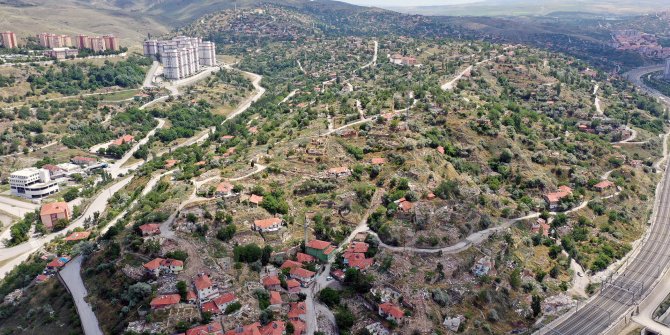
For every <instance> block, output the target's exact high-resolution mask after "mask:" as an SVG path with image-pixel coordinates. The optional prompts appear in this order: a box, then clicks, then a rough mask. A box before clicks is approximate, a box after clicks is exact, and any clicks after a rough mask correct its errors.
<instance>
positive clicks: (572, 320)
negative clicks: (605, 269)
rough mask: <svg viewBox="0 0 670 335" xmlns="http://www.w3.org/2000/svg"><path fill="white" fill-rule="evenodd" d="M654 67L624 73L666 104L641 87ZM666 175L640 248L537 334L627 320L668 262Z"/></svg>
mask: <svg viewBox="0 0 670 335" xmlns="http://www.w3.org/2000/svg"><path fill="white" fill-rule="evenodd" d="M656 68H657V67H647V68H643V69H636V70H633V71H631V72H630V73H628V74H627V76H628V78H629V79H630V80H631V81H632V82H634V83H635V84H636V85H637V86H639V87H640V88H641V89H642V90H644V91H646V92H647V93H649V94H651V95H653V96H655V97H657V98H659V100H661V101H664V102H666V104H668V100H666V99H667V97H664V96H662V95H661V94H660V93H659V92H656V91H654V90H651V89H649V88H647V87H644V84H643V83H642V81H641V80H640V76H642V75H644V74H646V73H649V72H653V71H655V70H656ZM668 105H670V104H668ZM665 155H667V152H664V156H665ZM667 175H668V167H666V169H665V173H664V174H663V178H662V180H661V182H660V184H659V187H658V188H657V190H656V202H655V204H654V213H653V214H652V217H651V221H652V224H651V227H650V228H649V231H648V234H647V235H646V236H645V237H644V239H643V241H642V243H641V244H640V248H639V249H636V250H634V251H633V254H631V256H630V258H629V260H628V261H627V262H626V264H625V265H624V267H623V268H622V269H620V270H619V272H618V273H616V274H615V275H614V276H613V277H611V278H610V279H608V280H605V282H603V284H602V288H601V291H600V292H599V293H598V294H596V295H595V296H594V297H592V298H591V299H590V300H588V301H587V302H586V303H585V304H584V305H583V306H578V310H577V311H576V312H574V313H572V314H569V315H565V316H564V317H562V318H559V319H558V320H556V321H555V322H553V323H552V324H550V325H548V326H545V328H543V329H542V330H540V331H539V332H538V333H539V334H557V335H563V334H566V335H567V334H583V335H590V334H601V333H605V332H607V331H608V330H609V328H610V327H611V326H614V325H616V324H617V323H619V321H620V319H621V318H624V321H625V323H628V322H630V319H631V316H632V314H634V313H635V310H636V308H637V306H638V304H639V302H640V301H641V300H642V299H643V298H645V297H646V296H647V294H648V293H649V292H651V290H652V289H653V288H654V287H655V286H656V284H657V282H658V280H659V279H660V277H661V276H662V274H663V272H664V271H665V270H666V269H667V267H668V263H669V261H670V222H669V219H670V182H668V180H667Z"/></svg>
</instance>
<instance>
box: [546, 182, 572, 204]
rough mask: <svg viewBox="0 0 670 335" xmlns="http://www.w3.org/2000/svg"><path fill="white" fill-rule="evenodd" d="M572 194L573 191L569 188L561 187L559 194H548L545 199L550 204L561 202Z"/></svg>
mask: <svg viewBox="0 0 670 335" xmlns="http://www.w3.org/2000/svg"><path fill="white" fill-rule="evenodd" d="M570 194H572V189H571V188H569V187H567V186H560V187H559V188H558V192H552V193H547V194H546V195H545V197H546V198H547V201H549V202H559V201H561V199H563V198H565V197H567V196H568V195H570Z"/></svg>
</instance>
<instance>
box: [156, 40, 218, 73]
mask: <svg viewBox="0 0 670 335" xmlns="http://www.w3.org/2000/svg"><path fill="white" fill-rule="evenodd" d="M215 51H216V46H215V44H214V43H213V42H208V41H202V39H201V38H199V37H186V36H178V37H175V38H173V39H171V40H148V41H145V42H144V55H145V56H151V57H156V58H158V59H159V60H160V61H161V62H162V63H163V68H164V70H163V75H164V76H165V78H166V79H170V80H179V79H183V78H187V77H190V76H192V75H194V74H196V73H198V72H199V71H200V67H201V66H215V65H216V52H215Z"/></svg>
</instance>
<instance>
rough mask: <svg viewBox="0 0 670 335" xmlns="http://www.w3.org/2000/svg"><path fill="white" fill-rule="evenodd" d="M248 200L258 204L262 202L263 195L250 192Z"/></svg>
mask: <svg viewBox="0 0 670 335" xmlns="http://www.w3.org/2000/svg"><path fill="white" fill-rule="evenodd" d="M249 202H250V203H252V204H255V205H258V204H260V203H261V202H263V197H261V196H260V195H255V194H252V195H251V197H249Z"/></svg>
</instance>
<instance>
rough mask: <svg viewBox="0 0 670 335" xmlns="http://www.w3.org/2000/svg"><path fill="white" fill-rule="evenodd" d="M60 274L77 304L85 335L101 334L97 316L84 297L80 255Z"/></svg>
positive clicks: (86, 292)
mask: <svg viewBox="0 0 670 335" xmlns="http://www.w3.org/2000/svg"><path fill="white" fill-rule="evenodd" d="M60 276H61V278H62V279H63V282H65V285H66V286H67V288H68V290H69V291H70V293H71V294H72V298H73V299H74V303H75V305H76V306H77V313H79V319H80V320H81V327H82V328H83V329H84V334H86V335H103V333H102V331H101V330H100V325H99V323H98V318H97V317H96V316H95V313H93V309H92V308H91V305H89V303H88V302H86V300H84V298H85V297H86V296H87V295H88V291H86V287H85V286H84V281H83V280H82V279H81V256H77V257H75V258H74V259H73V260H71V261H70V262H69V263H67V265H65V266H64V267H63V270H61V271H60Z"/></svg>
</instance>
